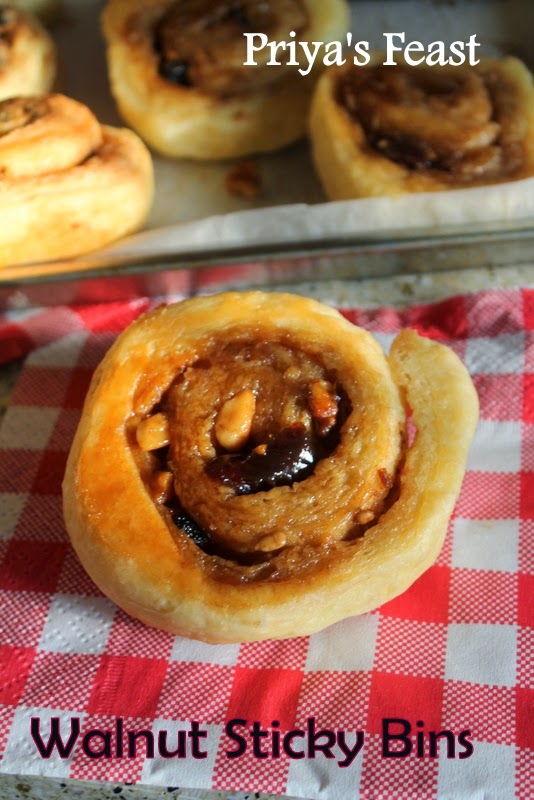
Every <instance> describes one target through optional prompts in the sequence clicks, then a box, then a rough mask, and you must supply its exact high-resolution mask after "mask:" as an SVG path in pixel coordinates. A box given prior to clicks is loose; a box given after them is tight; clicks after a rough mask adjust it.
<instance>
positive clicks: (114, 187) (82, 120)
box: [0, 95, 153, 267]
mask: <svg viewBox="0 0 534 800" xmlns="http://www.w3.org/2000/svg"><path fill="white" fill-rule="evenodd" d="M152 195H153V178H152V162H151V158H150V154H149V153H148V151H147V149H146V147H145V146H144V144H143V143H142V142H141V140H140V139H139V138H138V137H137V136H136V135H135V134H134V133H132V132H131V131H128V130H124V129H118V128H110V127H107V126H100V125H99V123H98V122H97V120H96V119H95V117H94V116H93V114H92V113H91V112H90V111H89V109H87V108H86V107H85V106H83V105H82V104H80V103H78V102H76V101H74V100H71V99H70V98H67V97H64V96H63V95H45V96H41V97H32V98H13V99H10V100H6V101H4V102H3V103H0V244H1V247H0V267H2V266H8V265H12V264H24V263H27V262H31V261H46V260H50V259H58V258H67V257H72V256H77V255H80V254H82V253H86V252H88V251H90V250H95V249H97V248H98V247H101V246H103V245H104V244H107V243H109V242H111V241H114V240H115V239H118V238H120V237H121V236H123V235H125V234H126V233H130V232H131V231H133V230H135V229H137V228H138V227H140V226H141V225H142V223H143V221H144V219H145V217H146V215H147V214H148V211H149V209H150V206H151V202H152Z"/></svg>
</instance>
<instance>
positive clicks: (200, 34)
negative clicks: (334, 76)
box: [154, 0, 308, 97]
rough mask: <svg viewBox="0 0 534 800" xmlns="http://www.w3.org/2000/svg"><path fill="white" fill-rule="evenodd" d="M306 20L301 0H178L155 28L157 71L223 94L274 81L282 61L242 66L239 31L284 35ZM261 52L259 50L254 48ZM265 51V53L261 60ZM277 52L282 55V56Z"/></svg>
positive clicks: (184, 83)
mask: <svg viewBox="0 0 534 800" xmlns="http://www.w3.org/2000/svg"><path fill="white" fill-rule="evenodd" d="M307 24H308V19H307V14H306V11H305V9H304V7H303V5H302V2H301V0H261V2H258V1H257V0H180V2H174V3H171V5H170V6H169V7H168V9H167V10H166V12H165V14H164V15H163V17H162V18H161V19H160V20H159V22H158V23H157V25H156V28H155V38H154V46H155V49H156V52H157V53H158V55H159V57H160V62H159V72H160V75H162V77H164V78H166V79H167V80H169V81H171V82H173V83H176V84H178V85H180V86H184V87H194V88H195V89H197V90H199V91H201V92H204V93H206V94H210V95H215V96H217V97H229V96H232V95H238V94H244V93H246V92H249V91H253V90H255V89H257V88H259V87H261V86H267V85H269V84H271V83H274V82H275V81H279V80H280V78H281V77H282V76H283V75H284V74H285V72H286V70H287V69H288V68H287V67H286V68H284V66H279V67H276V68H272V67H270V68H269V67H266V66H265V63H263V64H261V65H260V64H258V66H257V67H245V66H244V62H245V61H246V59H247V54H246V39H245V37H244V35H243V34H244V33H265V34H267V35H268V36H269V38H270V39H274V40H276V41H287V40H288V39H289V33H290V31H295V32H296V33H297V35H298V34H300V33H302V32H303V31H304V30H305V29H306V26H307ZM257 55H258V58H262V54H257ZM269 57H270V56H265V58H264V61H267V60H268V58H269ZM282 58H283V56H282Z"/></svg>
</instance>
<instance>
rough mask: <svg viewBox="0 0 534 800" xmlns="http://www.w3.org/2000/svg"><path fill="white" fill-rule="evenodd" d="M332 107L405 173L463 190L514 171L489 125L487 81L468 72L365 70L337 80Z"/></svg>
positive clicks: (492, 108)
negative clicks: (425, 173)
mask: <svg viewBox="0 0 534 800" xmlns="http://www.w3.org/2000/svg"><path fill="white" fill-rule="evenodd" d="M337 101H338V103H339V104H340V105H341V106H342V107H344V108H345V109H346V110H347V112H348V113H349V114H350V115H351V116H352V117H353V118H354V119H355V120H357V121H358V123H359V124H360V125H361V127H362V129H363V131H364V134H365V137H366V140H367V143H368V145H369V147H370V148H372V149H373V150H375V151H377V152H378V153H380V154H381V155H384V156H386V157H387V158H389V159H390V160H392V161H394V162H396V163H398V164H401V165H402V166H404V167H407V168H408V169H410V170H413V171H421V170H438V171H440V172H442V173H444V174H446V175H449V176H450V178H451V179H454V180H455V181H459V182H462V181H465V182H466V183H468V182H469V181H470V180H474V179H477V178H480V177H487V178H490V177H492V176H500V175H502V174H503V173H504V174H505V173H506V171H510V170H512V169H513V168H514V167H515V166H516V164H515V161H514V159H513V158H512V157H511V154H510V153H507V152H506V148H505V146H504V144H503V141H502V130H501V125H500V124H499V123H498V122H497V121H496V119H497V118H498V113H497V112H498V109H497V108H496V98H495V97H494V95H493V91H492V86H491V80H488V79H487V76H483V75H481V74H478V73H476V72H474V71H468V70H463V69H461V68H458V67H453V68H449V69H446V68H445V69H441V70H435V69H432V68H428V67H415V68H414V67H408V66H405V65H397V66H395V67H386V66H383V65H377V66H371V67H366V68H362V69H359V70H353V71H351V72H350V73H347V74H345V75H343V76H342V78H341V80H340V81H339V85H338V92H337Z"/></svg>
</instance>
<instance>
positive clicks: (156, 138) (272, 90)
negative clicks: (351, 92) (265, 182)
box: [102, 0, 348, 159]
mask: <svg viewBox="0 0 534 800" xmlns="http://www.w3.org/2000/svg"><path fill="white" fill-rule="evenodd" d="M102 22H103V31H104V35H105V37H106V41H107V53H108V67H109V76H110V82H111V90H112V93H113V95H114V97H115V99H116V101H117V105H118V107H119V110H120V113H121V115H122V116H123V118H124V119H125V120H126V122H127V123H128V124H129V125H131V126H132V127H133V128H134V129H135V130H136V131H138V133H140V135H141V136H142V137H143V138H144V139H145V141H146V142H147V143H148V144H149V145H150V146H151V147H153V148H154V149H155V150H157V151H158V152H160V153H162V154H163V155H166V156H170V157H183V158H194V159H225V158H235V157H241V156H244V155H249V154H252V153H262V152H269V151H272V150H277V149H279V148H281V147H284V146H286V145H288V144H291V143H292V142H295V141H296V140H298V139H301V138H302V137H304V136H305V134H306V126H307V117H308V111H309V104H310V100H311V95H312V91H313V87H314V85H315V82H316V79H317V75H318V70H317V69H315V68H314V70H313V72H312V73H311V74H309V75H307V76H303V75H301V74H299V72H298V70H299V67H298V66H289V65H287V64H285V63H284V64H282V65H280V66H274V65H273V66H268V65H267V61H269V59H270V50H268V49H266V50H265V51H263V52H258V53H256V54H255V58H256V61H257V66H244V62H245V61H246V60H247V47H246V39H245V37H244V35H243V34H244V33H245V32H255V33H265V34H266V35H268V36H269V39H270V40H272V41H277V42H280V41H286V42H287V41H291V36H290V32H291V31H294V32H295V33H296V34H297V35H298V37H299V39H303V40H306V41H309V42H311V41H321V42H327V41H330V40H333V39H338V38H339V37H340V36H342V35H343V34H344V33H345V32H346V30H347V25H348V5H347V2H346V0H262V2H261V3H258V2H256V0H233V2H227V0H180V2H176V0H145V2H143V3H137V2H135V0H109V2H108V4H107V6H106V8H105V9H104V12H103V16H102ZM278 57H279V59H280V60H284V59H285V60H288V59H289V56H288V55H284V54H283V53H282V54H279V56H278ZM301 57H302V58H304V56H303V55H302V53H301ZM316 63H321V59H317V62H316Z"/></svg>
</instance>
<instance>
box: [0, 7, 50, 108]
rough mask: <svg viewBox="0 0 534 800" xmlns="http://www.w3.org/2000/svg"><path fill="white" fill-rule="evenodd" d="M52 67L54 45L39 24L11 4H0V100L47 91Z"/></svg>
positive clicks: (28, 14) (30, 15)
mask: <svg viewBox="0 0 534 800" xmlns="http://www.w3.org/2000/svg"><path fill="white" fill-rule="evenodd" d="M56 68H57V64H56V49H55V46H54V43H53V41H52V39H51V37H50V36H49V34H48V33H47V32H46V30H45V29H44V28H43V26H42V25H41V23H40V22H39V21H38V20H37V19H36V18H35V17H33V16H32V14H30V13H27V12H26V11H24V10H22V9H21V8H18V7H16V6H15V4H13V5H11V4H2V6H1V8H0V100H4V99H5V98H7V97H17V96H20V95H34V94H43V93H45V92H49V91H50V90H51V88H52V86H53V84H54V80H55V77H56Z"/></svg>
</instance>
